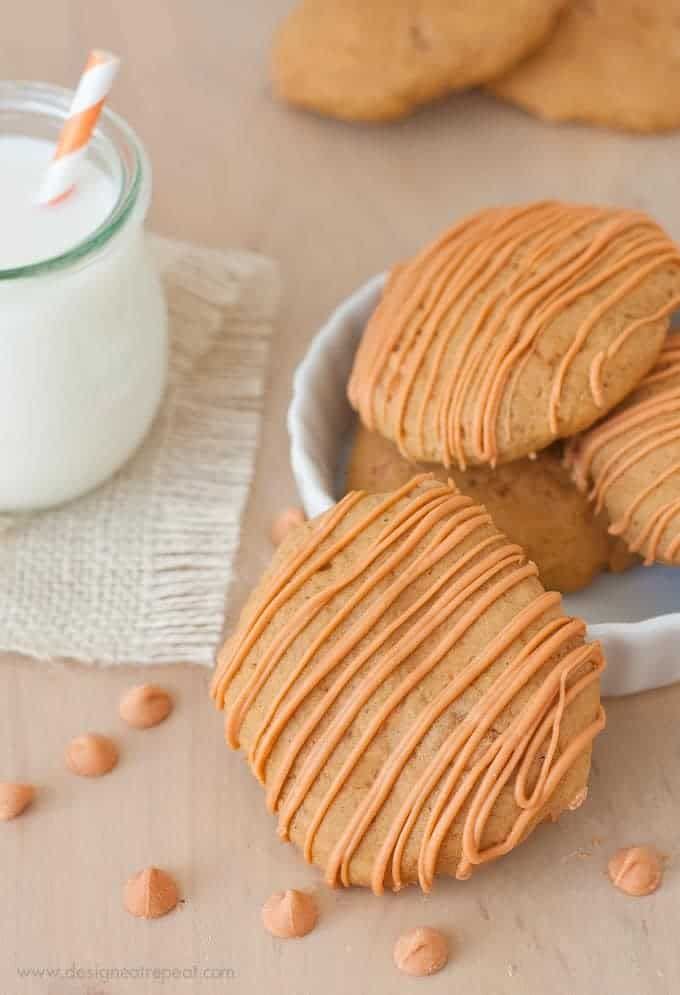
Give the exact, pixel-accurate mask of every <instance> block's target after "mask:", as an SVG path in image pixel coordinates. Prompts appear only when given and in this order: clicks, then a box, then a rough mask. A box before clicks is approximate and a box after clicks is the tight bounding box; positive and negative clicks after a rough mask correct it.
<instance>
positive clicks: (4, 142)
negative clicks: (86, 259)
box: [0, 135, 117, 270]
mask: <svg viewBox="0 0 680 995" xmlns="http://www.w3.org/2000/svg"><path fill="white" fill-rule="evenodd" d="M53 154H54V145H53V143H52V142H48V141H45V139H39V138H26V137H23V136H20V135H11V136H10V135H5V136H2V135H0V270H1V269H13V268H14V267H16V266H27V265H29V264H31V263H38V262H42V261H43V260H45V259H51V258H52V257H53V256H59V255H61V254H62V253H63V252H66V251H67V250H68V249H70V248H71V247H72V246H74V245H75V244H76V243H77V242H81V241H82V240H83V239H84V238H86V237H87V236H88V235H89V234H90V233H91V232H93V231H94V229H95V228H97V227H99V225H100V224H101V223H102V221H104V220H105V219H106V218H107V217H108V215H109V214H110V213H111V209H112V208H113V205H114V204H115V202H116V196H117V193H116V189H115V186H114V184H113V182H112V180H111V179H110V178H109V177H108V176H107V175H106V174H105V173H104V172H103V171H102V170H101V169H100V168H98V167H97V166H95V165H94V163H93V162H90V161H88V160H87V159H86V160H85V161H84V163H83V171H82V174H81V176H80V177H79V179H78V193H77V196H75V191H74V195H72V196H68V197H64V198H63V200H61V201H60V202H59V203H57V204H50V205H41V204H38V202H37V199H36V197H37V192H38V191H39V190H40V185H41V183H42V181H43V179H44V177H45V173H46V171H47V167H48V165H49V162H50V160H51V158H52V156H53Z"/></svg>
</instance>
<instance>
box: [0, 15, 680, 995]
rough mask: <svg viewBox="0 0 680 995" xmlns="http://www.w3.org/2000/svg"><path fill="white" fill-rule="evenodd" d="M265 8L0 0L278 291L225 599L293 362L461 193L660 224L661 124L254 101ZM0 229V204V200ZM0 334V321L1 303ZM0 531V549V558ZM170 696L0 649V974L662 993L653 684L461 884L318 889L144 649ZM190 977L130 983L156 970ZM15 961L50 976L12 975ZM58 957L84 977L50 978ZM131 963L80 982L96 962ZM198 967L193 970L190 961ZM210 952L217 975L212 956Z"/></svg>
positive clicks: (183, 675)
mask: <svg viewBox="0 0 680 995" xmlns="http://www.w3.org/2000/svg"><path fill="white" fill-rule="evenodd" d="M287 6H288V4H287V3H286V2H285V0H241V2H238V0H192V2H187V0H134V2H133V0H50V2H49V3H47V2H45V0H18V2H16V3H9V2H7V3H5V4H4V5H3V6H2V27H1V28H0V72H2V74H3V75H4V76H7V77H9V78H12V77H20V78H37V79H50V80H55V81H58V82H61V83H68V84H71V83H73V82H74V81H75V79H76V78H77V75H78V71H79V68H80V64H81V62H82V60H83V58H84V55H85V53H86V51H87V50H88V48H89V47H91V46H102V47H109V48H112V49H114V50H115V51H118V52H120V53H121V54H122V55H123V57H124V67H123V71H122V73H121V76H120V78H119V81H118V82H117V84H116V89H115V99H114V100H113V106H115V107H116V109H118V110H119V111H120V112H121V113H123V114H124V115H125V116H126V117H127V118H128V119H129V120H130V121H131V122H132V123H133V124H134V126H135V127H136V128H137V130H138V132H139V133H140V134H141V135H142V136H143V138H144V140H145V142H146V143H147V145H148V148H149V151H150V154H151V158H152V161H153V163H154V167H155V198H154V204H153V208H152V214H151V223H152V225H153V226H154V227H155V228H156V229H157V230H158V231H160V232H162V233H164V234H168V235H173V236H178V237H181V238H186V239H192V240H195V241H197V242H200V243H204V244H208V245H214V246H242V247H245V248H249V249H253V250H256V251H260V252H263V253H266V254H268V255H270V256H273V257H275V258H277V259H278V260H279V261H280V264H281V267H282V272H283V277H284V283H285V300H284V306H283V313H282V317H281V323H280V329H279V332H278V338H277V341H276V344H275V356H274V362H273V364H272V371H271V382H270V390H269V395H268V402H267V410H266V417H265V425H264V434H263V440H262V446H261V452H260V457H259V464H258V473H257V480H256V484H255V488H254V493H253V496H252V500H251V502H250V506H249V509H248V513H247V516H246V521H245V525H244V541H243V550H242V554H241V559H240V580H239V584H238V585H237V589H236V590H235V591H234V592H233V593H232V598H231V600H230V606H231V608H230V611H233V610H234V609H235V608H236V607H237V606H238V604H239V601H240V600H241V599H242V597H243V595H244V593H245V592H246V590H247V588H248V586H249V584H250V583H251V582H252V580H253V579H254V578H255V577H256V576H257V575H258V573H259V572H260V570H261V568H262V566H263V565H264V563H265V562H266V559H267V556H268V555H269V547H268V542H267V538H266V532H267V527H268V523H269V521H270V519H271V517H272V515H273V514H274V512H275V511H276V510H277V509H278V508H279V506H281V505H283V504H285V503H287V502H290V501H291V500H293V499H294V488H293V484H292V480H291V475H290V471H289V467H288V462H287V440H286V436H285V427H284V415H285V409H286V405H287V402H288V398H289V393H290V378H291V373H292V370H293V368H294V366H295V364H296V362H297V361H298V359H299V358H300V356H301V355H302V353H303V351H304V349H305V346H306V344H307V342H308V341H309V339H310V337H311V336H312V335H313V333H314V331H315V329H316V328H317V327H318V325H319V323H320V321H321V320H322V319H323V317H324V316H325V315H326V314H327V312H328V311H329V309H330V308H331V307H332V306H333V305H334V304H335V303H336V302H337V301H338V300H339V299H340V298H341V297H342V296H343V295H344V294H346V293H347V292H348V291H349V290H350V289H352V288H353V287H354V286H355V285H356V284H358V283H359V282H360V281H363V280H364V279H365V278H366V277H368V276H369V275H370V274H372V273H373V272H376V271H378V270H379V269H382V268H384V267H385V266H386V265H387V264H389V263H390V262H392V261H393V260H395V259H396V258H398V257H399V256H400V255H402V254H405V253H408V252H411V251H413V250H414V249H415V248H416V247H417V246H418V245H419V244H420V243H421V242H422V241H423V240H424V239H426V238H429V237H430V236H432V235H433V234H435V233H436V232H437V231H438V229H440V228H441V227H442V226H443V225H444V224H445V223H447V222H449V221H450V220H451V219H453V218H454V217H456V216H458V215H459V214H460V213H462V212H463V211H466V210H470V209H473V208H476V207H478V206H483V205H487V204H489V203H498V202H503V201H516V200H520V199H529V198H538V197H543V196H561V197H565V198H572V199H582V200H596V201H605V202H613V203H623V204H628V205H640V206H642V207H646V208H648V209H649V210H651V211H653V212H654V213H655V214H656V215H657V216H658V217H659V218H660V220H662V222H663V223H665V224H666V226H667V227H668V228H669V229H670V230H671V232H672V233H673V234H674V235H675V236H676V237H678V236H680V199H679V198H678V179H677V177H678V168H677V163H678V158H679V153H680V138H675V137H672V138H632V137H627V136H622V135H612V134H607V133H605V132H603V131H595V130H588V129H586V128H578V127H550V126H546V125H542V124H540V123H538V122H536V121H533V120H530V119H529V118H528V117H525V116H524V115H523V114H521V113H520V112H517V111H514V110H512V109H510V108H507V107H503V106H501V105H499V104H496V103H494V102H493V101H492V100H491V99H490V98H487V97H485V96H483V95H479V94H471V95H466V96H465V97H460V98H455V99H451V100H448V101H446V102H444V103H442V104H440V105H439V106H437V107H435V108H432V109H430V110H427V111H425V112H423V113H421V114H419V115H418V116H417V117H415V118H413V119H412V120H410V121H407V122H404V123H400V124H396V125H392V126H389V127H355V128H353V127H349V126H346V125H342V124H337V123H333V122H330V121H325V120H321V119H317V118H314V117H312V116H307V115H304V114H300V113H295V112H292V111H290V110H287V109H285V108H283V107H281V106H278V105H277V104H276V103H275V102H274V101H273V100H272V98H271V95H270V92H269V88H268V84H267V69H266V64H267V51H268V44H269V39H270V36H271V32H272V30H273V28H274V25H275V24H276V22H277V20H278V19H279V18H280V16H281V15H282V13H283V11H284V10H285V9H286V7H287ZM0 223H2V219H0ZM0 326H1V317H0ZM1 557H2V552H1V548H0V569H1V568H2V559H1ZM153 676H154V678H155V679H157V680H158V681H159V682H161V683H163V684H165V685H166V686H167V687H168V688H170V689H171V690H172V692H173V693H174V695H175V696H176V700H177V707H176V711H175V714H174V715H173V717H172V718H171V720H169V721H168V722H167V723H165V725H163V726H161V727H159V728H158V729H156V730H152V731H149V732H146V733H136V732H131V731H128V730H125V729H124V728H123V727H122V724H121V723H120V722H119V720H118V719H117V711H116V708H117V701H118V697H119V695H120V693H121V691H122V690H123V689H124V688H126V687H127V686H128V685H129V684H130V683H131V682H133V681H136V680H139V679H140V678H141V677H144V678H148V677H149V673H148V671H145V672H144V674H143V675H141V674H140V673H139V672H138V671H135V670H126V671H122V670H108V671H105V670H94V669H89V670H88V669H84V668H80V667H75V666H72V667H66V668H64V667H61V666H59V667H57V666H47V665H45V664H39V663H35V662H32V661H28V660H23V659H19V658H16V657H10V658H4V659H2V660H1V661H0V778H24V779H27V780H29V781H33V782H35V783H36V784H37V785H38V786H39V790H40V794H39V799H38V801H37V802H36V804H35V806H34V807H33V809H32V810H31V811H30V812H29V813H27V815H26V816H25V817H24V818H22V819H20V820H17V821H16V822H14V823H8V824H6V825H4V826H2V827H1V828H0V992H1V993H2V995H25V993H34V992H35V993H40V995H43V993H47V995H72V993H73V995H100V993H104V992H105V993H107V995H108V993H112V995H122V993H127V992H131V993H135V995H147V993H152V992H172V993H173V995H184V993H185V992H186V993H189V992H199V993H201V995H212V993H222V992H233V993H239V995H241V993H250V992H253V993H255V992H270V991H271V992H284V993H286V995H314V993H317V992H320V991H323V992H324V993H325V995H346V993H347V992H355V993H369V992H371V993H373V992H381V993H382V992H385V993H388V992H389V993H390V995H392V993H395V992H400V991H404V992H406V991H409V990H411V989H412V988H414V987H416V986H418V987H419V986H422V987H423V990H425V989H427V990H428V991H430V992H433V993H436V992H440V993H443V992H452V991H456V992H465V993H466V995H510V993H512V995H544V993H546V992H551V993H553V995H603V993H605V995H607V993H612V995H613V993H616V995H646V993H660V995H661V993H673V995H675V993H677V992H678V990H680V954H679V950H680V947H679V946H678V938H677V910H678V902H679V901H680V875H678V871H677V866H676V862H675V861H674V859H673V858H675V857H676V855H677V854H678V852H679V851H680V845H679V839H680V829H679V826H680V822H679V819H678V800H679V799H680V739H679V738H678V732H677V730H678V719H677V716H678V713H679V712H680V687H678V688H675V689H671V690H666V691H660V692H653V693H649V694H646V695H644V696H640V697H637V698H635V699H628V700H622V701H616V702H611V703H610V704H609V727H608V729H607V732H606V734H605V735H603V736H602V737H601V739H600V740H599V741H598V745H597V750H596V757H595V769H594V775H593V779H592V784H591V799H590V800H589V802H588V804H587V806H586V807H585V808H584V809H582V810H581V811H580V812H579V813H578V814H575V815H573V816H571V817H569V818H565V819H564V820H563V822H562V823H561V824H559V825H558V826H556V827H554V828H549V829H545V830H540V831H539V832H538V833H537V834H536V835H535V836H534V838H533V839H532V840H531V842H530V843H528V844H527V845H526V846H524V847H522V848H520V849H519V850H518V851H517V852H516V853H515V854H513V855H512V856H510V857H509V858H507V859H505V860H503V861H501V862H499V863H498V864H496V865H495V866H493V867H491V868H489V869H487V870H485V871H484V872H482V873H479V874H478V876H476V877H475V878H473V879H472V880H471V881H469V882H467V883H465V884H457V883H455V882H444V883H442V884H440V885H439V887H438V888H437V889H436V891H435V893H434V894H433V895H432V896H431V897H429V898H423V897H422V896H421V895H419V894H418V893H417V892H416V891H411V892H409V893H406V894H402V895H399V896H390V897H387V898H385V899H383V900H378V899H374V898H373V897H372V896H370V895H367V894H364V893H361V892H356V891H355V892H337V893H336V892H329V891H327V890H326V889H324V888H323V886H322V885H321V883H320V881H319V878H318V876H317V875H316V873H315V872H314V871H313V870H312V869H310V868H308V867H306V865H304V863H303V862H302V861H301V859H300V858H298V856H297V855H296V854H295V853H294V852H293V851H292V850H291V849H290V848H288V847H286V846H284V845H282V844H280V843H279V842H278V841H277V840H276V838H275V835H274V827H273V823H272V819H271V818H270V817H269V816H268V815H267V814H266V812H265V810H264V806H263V804H262V799H261V797H260V789H259V787H258V786H257V785H256V784H255V783H254V782H253V781H252V779H251V778H250V776H249V775H248V773H247V771H246V769H245V766H244V764H243V763H242V762H241V760H240V758H239V757H237V756H234V755H232V754H230V753H229V752H228V750H227V749H226V747H225V746H224V744H223V741H222V734H221V723H220V719H219V717H218V716H217V715H216V714H215V713H214V712H213V710H212V708H211V705H210V704H209V702H208V699H207V694H206V690H207V683H208V674H207V673H206V672H204V671H202V670H200V669H192V668H189V667H184V666H177V667H166V668H162V669H159V670H158V671H157V672H156V673H154V675H153ZM87 729H96V730H99V731H102V732H105V733H111V734H113V735H115V736H116V737H117V738H118V740H119V742H120V745H121V751H122V761H121V764H120V766H119V767H118V769H117V770H116V771H115V772H114V773H113V774H112V775H111V776H109V777H107V778H105V779H103V780H102V781H101V782H93V783H88V782H84V781H79V780H76V779H74V778H73V777H72V776H70V775H68V774H67V773H66V772H65V771H64V769H63V764H62V753H63V749H64V746H65V743H66V742H67V741H68V740H69V739H70V737H71V736H73V735H75V734H78V733H80V732H82V731H84V730H87ZM648 840H649V841H653V842H655V843H656V844H657V845H658V846H660V847H661V849H662V850H664V851H666V852H667V853H668V854H669V855H670V856H671V863H670V866H669V869H668V873H667V876H666V881H665V883H664V886H663V888H662V889H661V891H660V892H659V893H658V894H657V895H655V896H654V897H651V898H648V899H642V900H636V899H629V898H625V897H623V896H621V895H619V894H618V893H616V892H615V891H614V890H613V889H612V888H611V886H610V885H609V883H608V881H607V879H606V877H605V875H604V870H605V867H606V862H607V857H608V855H609V854H610V852H611V851H612V850H613V849H615V848H617V847H619V846H621V845H623V844H626V843H629V842H638V841H648ZM149 863H156V864H159V865H160V866H163V867H166V868H168V869H169V870H171V871H172V872H173V873H174V874H175V875H176V877H177V879H178V881H179V883H180V886H181V889H182V894H183V896H184V898H185V903H184V904H183V905H182V906H181V907H179V908H178V910H177V911H176V912H175V913H173V914H172V915H171V916H168V917H167V918H165V919H162V920H159V921H156V922H152V923H145V922H139V921H134V920H132V919H131V918H130V917H129V916H128V915H127V914H126V913H125V912H124V911H123V910H122V907H121V900H120V893H121V887H122V884H123V882H124V881H125V879H126V878H127V877H128V876H129V875H130V874H131V873H132V872H134V871H135V870H137V869H138V868H140V867H142V866H144V865H146V864H149ZM285 887H308V888H311V889H313V890H314V891H315V892H317V893H318V895H319V901H320V905H321V908H322V920H321V925H320V927H319V929H318V930H317V931H316V932H315V933H314V934H312V935H311V936H309V937H308V938H307V939H305V940H304V941H301V942H299V943H289V944H287V945H286V944H283V943H280V942H275V941H273V940H272V939H271V938H269V937H268V936H267V935H265V934H264V933H263V931H262V930H261V928H260V925H259V908H260V903H261V901H262V900H263V899H264V898H265V897H266V896H267V894H268V893H269V892H270V891H272V890H274V889H278V888H285ZM419 923H429V924H432V925H435V926H439V927H441V928H443V929H444V930H446V932H447V933H448V934H449V935H450V937H451V940H452V947H453V958H452V962H451V964H450V966H449V967H448V969H447V970H446V971H445V972H444V973H442V974H441V975H439V976H438V977H436V978H432V979H429V980H427V981H422V982H413V981H409V980H406V979H403V978H401V977H399V976H398V975H397V974H396V972H395V970H394V969H393V967H392V964H391V946H392V943H393V941H394V938H395V937H396V935H397V934H398V933H399V931H400V930H401V929H402V928H406V927H410V926H413V925H416V924H419ZM194 965H195V966H196V973H197V975H198V976H197V977H196V978H193V979H191V978H188V977H187V978H183V979H175V980H167V981H166V982H165V983H164V984H161V983H160V981H159V980H155V981H154V980H153V975H152V972H153V971H154V969H155V970H157V971H166V972H167V971H170V970H172V969H173V968H178V969H180V970H182V971H184V972H185V973H191V972H193V970H194ZM17 968H20V969H22V970H23V971H24V972H25V971H27V970H28V971H31V970H33V971H34V972H39V971H40V970H43V971H45V972H46V971H47V969H52V970H54V969H61V970H62V972H64V974H65V976H64V977H62V978H61V979H59V978H54V977H53V978H52V979H50V978H49V977H48V976H47V974H46V973H45V974H44V975H43V977H42V978H40V977H39V976H37V974H36V975H34V976H33V977H28V978H27V977H24V978H20V977H19V976H18V974H17ZM76 969H80V970H81V971H88V970H89V971H90V972H97V971H98V972H99V975H98V976H97V974H96V973H95V974H93V975H91V976H90V977H87V976H85V975H81V977H80V978H75V979H74V978H72V977H69V974H70V973H75V970H76ZM123 969H128V970H139V971H146V972H147V975H148V976H147V977H146V979H144V978H139V977H138V978H136V979H127V980H124V979H121V978H118V979H116V978H115V977H113V978H111V977H110V974H109V977H110V980H106V975H107V972H115V971H121V970H123ZM206 970H207V971H208V972H212V975H211V976H210V975H209V976H207V977H201V976H200V975H201V974H202V973H203V972H205V971H206ZM220 970H223V971H226V972H227V973H226V974H223V975H222V976H221V977H219V976H216V974H215V972H219V971H220Z"/></svg>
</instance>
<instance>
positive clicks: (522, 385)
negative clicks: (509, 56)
mask: <svg viewBox="0 0 680 995" xmlns="http://www.w3.org/2000/svg"><path fill="white" fill-rule="evenodd" d="M679 302H680V252H679V251H678V248H677V247H676V246H675V244H674V243H673V242H672V241H671V240H670V239H669V238H668V236H667V235H666V234H665V233H664V232H663V231H662V230H661V228H659V226H658V225H657V224H655V222H654V221H652V220H651V218H649V217H648V216H647V215H645V214H643V213H642V212H638V211H629V210H615V209H612V208H604V207H581V206H577V205H573V204H560V203H555V202H541V203H535V204H528V205H524V206H521V207H512V208H495V209H491V210H486V211H482V212H480V213H478V214H474V215H472V216H470V217H467V218H464V219H463V220H462V221H460V222H459V223H458V224H457V225H456V226H455V227H454V228H452V229H450V230H449V231H447V232H444V234H443V235H441V236H440V238H438V239H437V240H436V241H435V242H433V243H432V244H430V245H428V246H426V248H424V249H423V250H422V251H421V252H420V253H419V254H418V255H417V256H416V257H415V258H414V259H413V260H411V261H410V262H408V263H406V264H405V265H402V266H398V267H396V269H395V270H394V271H393V273H392V275H391V277H390V279H389V280H388V282H387V285H386V287H385V290H384V293H383V296H382V299H381V301H380V303H379V305H378V307H377V308H376V310H375V312H374V313H373V315H372V316H371V318H370V320H369V322H368V324H367V326H366V329H365V331H364V335H363V338H362V340H361V343H360V345H359V349H358V351H357V355H356V358H355V362H354V368H353V370H352V375H351V378H350V382H349V387H348V396H349V400H350V403H351V404H352V406H353V407H354V408H355V410H356V411H358V413H359V415H360V418H361V420H362V422H363V423H364V425H366V427H367V428H369V429H374V430H377V431H379V432H380V433H381V434H382V435H384V436H385V437H386V438H389V439H392V441H394V442H396V443H397V445H398V446H399V449H400V451H401V453H402V454H403V455H404V456H406V457H407V458H409V459H411V460H412V461H419V460H424V461H426V462H431V463H442V464H444V466H450V465H452V464H453V463H456V464H457V465H458V466H459V467H460V469H461V470H463V469H465V468H466V466H471V465H481V464H489V465H491V466H495V465H496V464H498V463H509V462H511V461H512V460H516V459H521V458H522V457H524V456H529V455H531V454H532V453H535V452H538V451H539V450H540V449H544V448H545V447H546V446H548V445H550V443H552V442H554V441H555V440H556V439H560V438H566V437H568V436H571V435H574V434H575V433H577V432H579V431H582V430H583V429H586V428H588V427H590V425H592V424H593V423H594V422H595V421H597V420H598V419H600V418H602V417H603V416H604V415H605V414H606V413H607V412H608V411H609V410H610V409H611V408H613V407H614V406H615V405H616V404H618V403H619V401H621V400H622V399H623V398H624V397H625V396H626V395H627V394H629V393H630V391H631V390H633V388H634V387H636V386H637V384H638V383H639V382H640V380H641V379H642V378H643V377H644V375H645V374H646V373H647V372H648V371H649V369H650V368H651V367H652V366H653V365H654V362H655V361H656V358H657V356H658V355H659V353H660V351H661V347H662V345H663V341H664V337H665V334H666V330H667V328H668V322H669V317H668V316H669V314H670V313H671V311H673V310H674V309H675V308H676V307H677V306H678V303H679Z"/></svg>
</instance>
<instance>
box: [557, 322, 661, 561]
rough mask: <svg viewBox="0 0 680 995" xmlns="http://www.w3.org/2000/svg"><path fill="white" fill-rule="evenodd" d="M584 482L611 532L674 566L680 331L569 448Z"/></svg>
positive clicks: (578, 476)
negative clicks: (647, 371) (641, 376)
mask: <svg viewBox="0 0 680 995" xmlns="http://www.w3.org/2000/svg"><path fill="white" fill-rule="evenodd" d="M567 459H568V461H569V463H570V465H571V467H572V469H573V473H574V478H575V480H576V482H577V484H578V485H579V486H580V487H582V488H584V489H585V488H587V487H588V486H589V484H592V491H591V497H592V499H593V501H594V503H595V509H596V511H599V510H600V509H601V508H606V510H607V514H608V516H609V518H610V520H611V522H612V524H611V526H610V529H609V531H610V532H611V533H612V534H613V535H615V536H622V537H623V539H624V540H625V541H626V543H627V544H628V548H629V549H631V550H632V551H633V552H635V553H641V554H642V555H643V556H644V557H645V563H646V564H647V565H649V564H651V563H653V562H655V561H658V562H659V563H668V564H671V565H674V566H680V332H675V333H673V334H671V335H669V336H668V339H667V341H666V344H665V346H664V349H663V352H662V353H661V356H660V357H659V360H658V362H657V364H656V366H655V367H654V369H653V370H652V371H651V373H650V374H649V375H648V376H647V377H645V379H644V380H643V381H642V383H641V384H640V386H639V387H638V389H637V390H636V391H635V392H634V393H633V394H631V396H630V397H628V398H626V400H625V402H624V403H623V404H622V405H621V406H620V407H619V408H617V410H616V411H615V412H614V413H613V414H611V415H610V416H609V417H608V418H606V419H605V420H604V421H603V422H602V423H601V424H599V425H596V426H595V428H593V429H591V431H590V432H587V433H586V434H585V435H583V436H582V437H581V438H579V439H575V440H573V441H572V442H571V443H570V444H569V446H568V447H567Z"/></svg>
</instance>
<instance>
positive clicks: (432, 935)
mask: <svg viewBox="0 0 680 995" xmlns="http://www.w3.org/2000/svg"><path fill="white" fill-rule="evenodd" d="M448 959H449V945H448V943H447V942H446V937H445V936H443V935H442V934H441V933H440V932H439V930H437V929H431V928H430V927H429V926H417V927H416V928H415V929H410V930H408V932H407V933H403V934H402V935H401V936H400V937H399V939H398V940H397V942H396V943H395V945H394V963H395V965H396V966H397V968H398V969H399V970H400V971H401V972H402V974H410V975H411V976H412V977H415V978H423V977H425V976H426V975H428V974H436V973H437V972H438V971H441V969H442V968H443V967H446V964H447V962H448Z"/></svg>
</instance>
